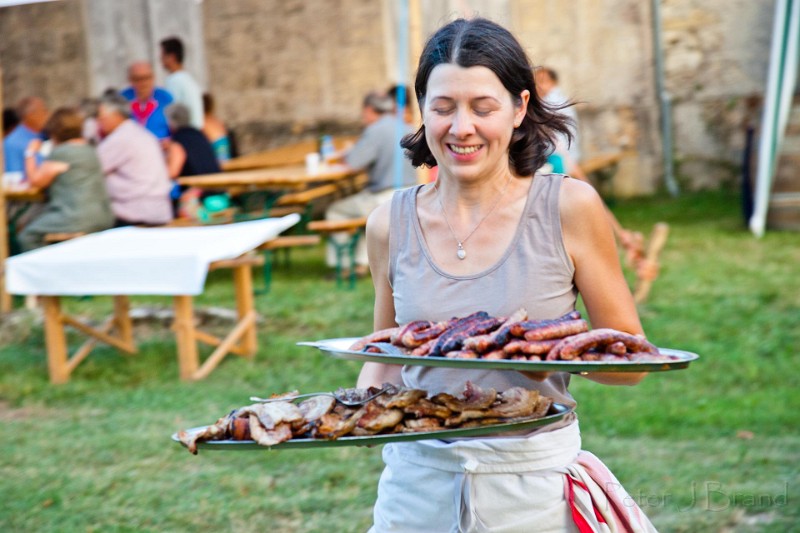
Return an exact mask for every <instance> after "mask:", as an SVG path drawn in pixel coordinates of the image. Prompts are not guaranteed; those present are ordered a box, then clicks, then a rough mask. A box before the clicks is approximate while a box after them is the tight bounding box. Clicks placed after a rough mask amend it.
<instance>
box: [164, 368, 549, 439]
mask: <svg viewBox="0 0 800 533" xmlns="http://www.w3.org/2000/svg"><path fill="white" fill-rule="evenodd" d="M380 391H384V392H382V393H381V394H380V395H378V396H376V397H375V398H373V399H371V400H369V401H366V402H365V403H363V405H357V406H348V405H345V404H344V403H342V402H341V401H339V400H337V399H336V398H334V397H333V396H331V395H319V396H312V397H311V398H308V399H306V400H303V401H301V402H299V403H294V401H293V398H294V397H295V396H297V392H292V393H287V394H285V395H281V396H278V397H276V399H278V398H279V399H280V401H270V402H263V403H255V404H253V405H248V406H246V407H242V408H240V409H235V410H234V411H232V412H231V413H229V414H228V415H227V416H225V417H223V418H220V419H219V420H217V422H216V423H214V424H213V425H211V426H207V427H206V428H204V429H203V430H202V431H181V432H180V433H178V438H179V439H180V441H181V442H182V443H183V445H184V446H186V447H187V448H188V449H189V451H190V452H192V453H194V454H196V453H197V443H198V442H204V441H213V440H240V441H242V440H253V441H255V442H257V443H258V444H260V445H262V446H274V445H276V444H280V443H281V442H285V441H287V440H289V439H292V438H314V439H326V440H334V439H338V438H339V437H345V436H371V435H378V434H386V433H415V432H428V431H439V430H445V429H456V428H471V427H478V426H485V425H493V424H501V423H506V422H512V421H516V420H527V419H536V418H541V417H543V416H545V415H546V414H547V412H548V410H549V409H550V406H551V405H552V399H551V398H549V397H547V396H543V395H541V394H539V391H536V390H528V389H525V388H522V387H512V388H510V389H507V390H506V391H504V392H497V391H496V390H494V389H481V388H480V387H478V386H477V385H475V384H473V383H471V382H467V383H466V385H465V387H464V392H463V393H462V395H461V396H460V397H456V396H453V395H451V394H447V393H439V394H435V395H433V396H429V395H428V393H427V392H426V391H424V390H420V389H410V388H405V387H397V386H394V385H390V384H384V385H383V387H382V388H380V389H378V388H374V387H372V388H369V389H339V390H337V391H336V393H335V395H336V396H337V397H338V398H340V399H341V400H343V401H344V402H346V403H348V404H352V403H360V402H363V401H364V400H365V399H367V398H370V397H371V396H373V395H375V394H376V393H378V392H380Z"/></svg>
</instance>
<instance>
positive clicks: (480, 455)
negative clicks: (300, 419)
mask: <svg viewBox="0 0 800 533" xmlns="http://www.w3.org/2000/svg"><path fill="white" fill-rule="evenodd" d="M580 447H581V439H580V430H579V428H578V423H577V421H576V422H575V423H573V424H570V425H569V426H566V427H563V428H560V429H557V430H554V431H551V432H545V433H535V434H534V435H532V436H530V437H510V438H496V439H474V440H473V439H470V440H459V441H453V442H446V441H440V440H428V441H417V442H401V443H393V444H387V445H386V446H385V447H384V449H383V460H384V462H385V464H386V468H385V469H384V471H383V474H382V475H381V479H380V482H379V484H378V500H377V502H376V503H375V508H374V525H373V526H372V528H371V529H370V533H401V532H402V533H406V532H407V533H423V532H430V533H461V532H475V533H484V532H491V533H511V532H515V533H516V532H520V533H522V532H524V533H534V532H535V533H546V532H553V533H556V532H557V533H564V532H580V533H584V532H587V533H594V532H610V533H616V532H619V533H628V532H645V533H651V532H655V531H656V530H655V528H653V526H652V524H650V522H649V521H648V520H647V518H646V517H645V516H644V515H643V513H641V511H640V510H639V508H638V506H637V505H636V503H635V501H634V500H633V499H632V498H631V497H630V496H628V494H627V493H626V492H625V489H623V488H622V486H621V485H620V484H619V482H618V481H617V480H616V478H614V476H613V474H611V472H609V471H608V469H607V468H606V467H605V466H604V465H603V464H602V462H600V461H599V460H598V459H597V458H596V457H594V456H593V455H591V454H589V453H588V452H582V451H581V449H580Z"/></svg>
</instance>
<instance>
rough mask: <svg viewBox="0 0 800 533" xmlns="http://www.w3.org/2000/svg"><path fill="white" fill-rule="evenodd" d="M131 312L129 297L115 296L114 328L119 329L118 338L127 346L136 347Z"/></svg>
mask: <svg viewBox="0 0 800 533" xmlns="http://www.w3.org/2000/svg"><path fill="white" fill-rule="evenodd" d="M130 310H131V306H130V303H129V301H128V297H127V296H114V326H115V327H116V328H117V337H118V338H119V339H120V340H121V341H123V342H124V343H125V344H128V345H130V346H135V344H134V341H133V321H131V314H130Z"/></svg>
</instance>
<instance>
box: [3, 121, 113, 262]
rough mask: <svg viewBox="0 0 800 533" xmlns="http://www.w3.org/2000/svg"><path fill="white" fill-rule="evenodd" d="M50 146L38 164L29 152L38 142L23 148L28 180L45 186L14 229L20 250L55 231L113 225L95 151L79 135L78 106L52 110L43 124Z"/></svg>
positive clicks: (37, 244) (41, 241)
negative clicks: (39, 204) (39, 202)
mask: <svg viewBox="0 0 800 533" xmlns="http://www.w3.org/2000/svg"><path fill="white" fill-rule="evenodd" d="M45 130H46V131H47V133H48V134H49V136H50V138H51V139H52V141H53V145H54V147H53V151H52V152H51V153H50V155H49V156H47V158H46V159H45V160H44V161H43V162H42V163H41V164H39V163H37V162H36V158H35V157H34V154H35V153H36V152H37V151H38V150H39V148H40V147H41V143H42V141H41V140H40V139H33V140H32V141H31V142H30V143H29V144H28V149H27V151H26V153H25V171H26V174H27V175H28V180H29V181H30V183H31V185H33V186H34V187H38V188H41V189H47V197H48V200H47V203H46V204H45V205H44V209H43V210H42V212H41V213H40V214H39V215H38V216H36V217H35V218H34V219H32V220H31V221H30V222H29V223H28V224H27V225H26V226H25V228H24V229H23V230H22V231H21V232H20V234H19V243H20V246H21V247H22V250H23V251H28V250H33V249H35V248H39V247H41V246H44V245H45V242H44V237H45V235H47V234H48V233H55V232H86V233H89V232H93V231H101V230H104V229H108V228H110V227H112V226H113V225H114V215H113V214H112V213H111V205H110V203H109V200H108V194H107V193H106V187H105V182H104V178H103V169H102V168H101V166H100V161H99V159H98V158H97V152H96V151H95V149H94V147H92V146H90V145H89V144H88V143H87V142H86V140H85V139H84V138H83V137H82V130H83V117H82V116H81V113H80V112H79V111H78V110H77V109H72V108H66V107H62V108H59V109H57V110H56V111H55V112H54V113H53V115H52V116H51V117H50V119H49V120H48V121H47V124H46V125H45Z"/></svg>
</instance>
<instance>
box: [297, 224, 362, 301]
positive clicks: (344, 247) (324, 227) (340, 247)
mask: <svg viewBox="0 0 800 533" xmlns="http://www.w3.org/2000/svg"><path fill="white" fill-rule="evenodd" d="M366 226H367V218H366V217H362V218H352V219H347V220H316V221H314V222H310V223H309V224H308V229H309V231H315V232H317V233H320V234H322V235H324V236H325V237H327V239H328V242H329V243H330V244H331V245H332V246H333V247H334V249H335V250H336V284H337V285H338V286H341V285H342V282H343V271H344V257H345V255H344V254H345V253H347V255H348V257H349V259H350V261H349V264H350V275H349V278H350V288H353V287H355V285H356V269H355V258H356V246H357V245H358V239H359V238H360V236H361V232H362V230H363V229H364V228H365V227H366ZM334 233H345V234H347V235H348V236H349V237H350V238H349V239H347V240H346V241H345V242H344V243H339V242H337V241H336V240H334V239H332V238H331V236H332V235H333V234H334Z"/></svg>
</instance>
